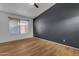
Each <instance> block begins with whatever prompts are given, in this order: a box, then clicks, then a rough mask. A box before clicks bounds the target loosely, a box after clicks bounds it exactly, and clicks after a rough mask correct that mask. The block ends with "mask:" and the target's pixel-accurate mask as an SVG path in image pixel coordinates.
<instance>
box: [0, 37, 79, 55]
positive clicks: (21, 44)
mask: <svg viewBox="0 0 79 59" xmlns="http://www.w3.org/2000/svg"><path fill="white" fill-rule="evenodd" d="M0 55H2V56H69V55H70V56H72V55H74V56H75V55H76V56H77V55H79V50H77V49H73V48H70V47H67V46H63V45H59V44H56V43H55V42H51V41H47V40H44V39H40V38H28V39H23V40H17V41H13V42H7V43H1V44H0Z"/></svg>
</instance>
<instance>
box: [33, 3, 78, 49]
mask: <svg viewBox="0 0 79 59" xmlns="http://www.w3.org/2000/svg"><path fill="white" fill-rule="evenodd" d="M34 36H35V37H40V38H44V39H47V40H51V41H55V42H58V43H62V44H65V45H69V46H72V47H76V48H79V4H72V3H69V4H68V3H63V4H62V3H60V4H55V5H54V6H53V7H51V8H50V9H49V10H47V11H46V12H44V13H43V14H41V15H40V16H38V17H37V18H35V19H34Z"/></svg>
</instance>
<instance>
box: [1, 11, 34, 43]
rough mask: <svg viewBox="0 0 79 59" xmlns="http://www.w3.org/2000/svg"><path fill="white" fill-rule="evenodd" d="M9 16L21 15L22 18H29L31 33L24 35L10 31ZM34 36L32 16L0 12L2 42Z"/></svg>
mask: <svg viewBox="0 0 79 59" xmlns="http://www.w3.org/2000/svg"><path fill="white" fill-rule="evenodd" d="M8 16H11V17H19V18H21V19H25V20H29V33H26V34H22V35H11V34H10V33H9V19H8ZM29 37H33V20H32V19H30V18H26V17H23V16H17V15H14V14H10V13H5V12H0V43H3V42H8V41H13V40H20V39H23V38H29Z"/></svg>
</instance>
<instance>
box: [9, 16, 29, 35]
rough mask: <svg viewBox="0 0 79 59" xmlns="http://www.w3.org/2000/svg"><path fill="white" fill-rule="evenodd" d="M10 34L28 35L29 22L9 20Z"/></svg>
mask: <svg viewBox="0 0 79 59" xmlns="http://www.w3.org/2000/svg"><path fill="white" fill-rule="evenodd" d="M9 19H10V20H9V32H10V33H11V34H24V33H28V21H25V20H19V19H15V18H9Z"/></svg>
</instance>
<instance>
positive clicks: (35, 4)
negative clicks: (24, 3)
mask: <svg viewBox="0 0 79 59" xmlns="http://www.w3.org/2000/svg"><path fill="white" fill-rule="evenodd" d="M29 4H30V5H34V6H35V7H36V8H39V6H38V5H37V3H29Z"/></svg>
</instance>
